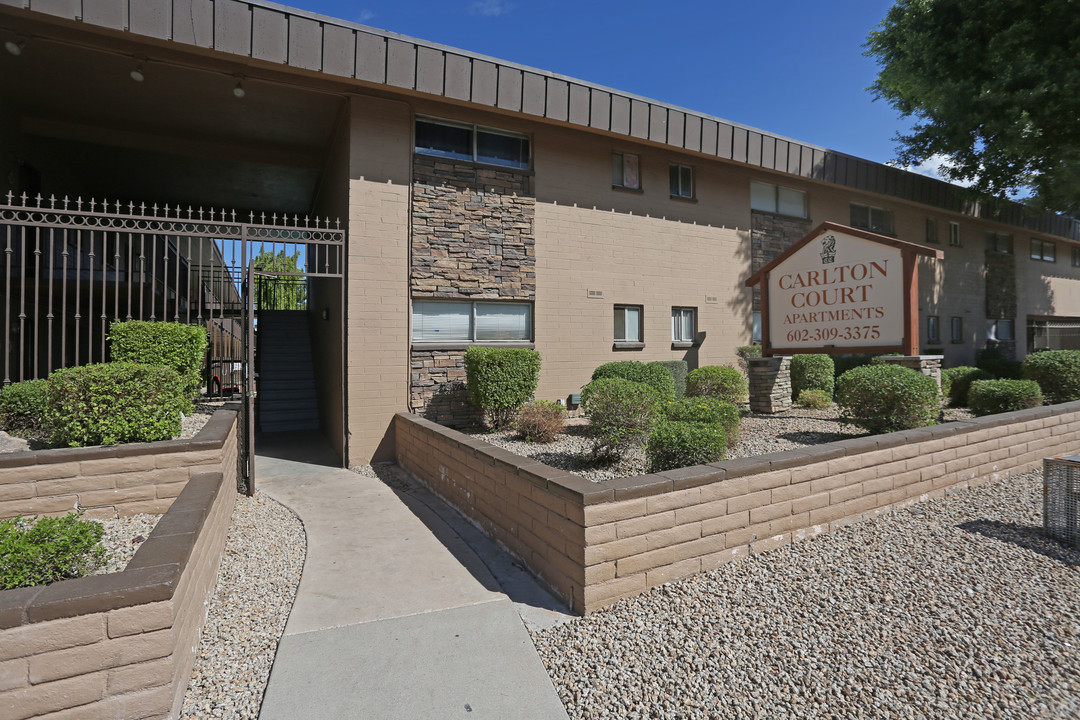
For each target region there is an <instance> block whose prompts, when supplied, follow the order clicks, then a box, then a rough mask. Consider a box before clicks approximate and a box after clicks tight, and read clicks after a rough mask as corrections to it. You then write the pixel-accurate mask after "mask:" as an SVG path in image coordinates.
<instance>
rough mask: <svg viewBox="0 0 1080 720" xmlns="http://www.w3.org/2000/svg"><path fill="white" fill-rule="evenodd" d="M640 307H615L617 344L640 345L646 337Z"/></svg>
mask: <svg viewBox="0 0 1080 720" xmlns="http://www.w3.org/2000/svg"><path fill="white" fill-rule="evenodd" d="M641 310H642V308H641V306H640V305H616V306H615V342H617V343H639V342H643V341H642V338H643V337H644V333H643V327H642V315H644V313H643V312H642V311H641Z"/></svg>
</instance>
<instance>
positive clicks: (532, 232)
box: [0, 0, 1080, 465]
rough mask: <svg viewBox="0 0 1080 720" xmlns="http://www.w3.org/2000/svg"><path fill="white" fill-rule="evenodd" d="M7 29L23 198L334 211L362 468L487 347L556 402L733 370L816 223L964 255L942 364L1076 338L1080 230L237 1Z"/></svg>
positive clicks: (733, 129) (390, 37) (349, 401)
mask: <svg viewBox="0 0 1080 720" xmlns="http://www.w3.org/2000/svg"><path fill="white" fill-rule="evenodd" d="M27 6H28V7H27ZM0 41H2V42H4V43H5V51H4V52H0V170H2V173H0V177H2V178H6V180H7V183H8V185H9V186H10V190H11V191H12V192H13V193H14V194H15V195H16V196H19V195H20V194H21V193H23V192H26V193H27V194H28V195H29V196H31V197H34V196H36V195H38V194H40V195H41V196H42V197H45V198H48V197H49V196H56V197H60V196H65V195H66V196H72V197H74V196H96V197H107V198H109V199H119V200H123V201H125V202H127V201H135V202H136V203H138V202H146V203H162V204H164V203H172V204H174V205H175V204H180V205H187V206H192V205H193V206H205V207H225V208H235V209H237V210H239V211H241V214H244V213H250V212H254V213H257V214H258V213H264V214H267V215H268V214H276V213H286V214H289V215H294V216H298V217H302V216H305V215H311V216H315V215H319V216H330V217H337V218H340V219H341V227H342V228H344V230H345V233H346V234H345V238H346V239H345V246H344V247H345V262H344V267H343V268H342V269H341V272H340V273H336V274H327V275H325V276H317V277H312V278H311V279H310V285H309V294H308V306H307V312H308V315H309V316H310V318H311V320H310V328H311V330H310V335H311V345H312V354H313V357H314V360H315V370H314V374H315V380H316V382H315V386H316V390H315V393H316V394H317V397H318V401H319V418H320V420H319V421H320V423H321V426H322V428H323V429H324V431H325V433H326V435H327V437H328V438H330V439H331V441H332V442H334V444H335V446H336V447H337V449H338V450H339V452H340V453H341V455H342V458H343V462H345V463H347V464H350V465H356V464H360V463H365V462H369V461H370V460H372V459H373V458H374V459H378V458H381V457H386V456H388V455H389V454H390V453H391V452H392V447H391V446H390V444H389V443H390V442H391V441H390V437H391V436H389V435H388V434H387V430H388V428H389V425H390V423H391V420H392V417H393V415H394V414H395V413H397V412H401V411H406V410H408V411H412V412H416V413H421V414H424V415H426V416H428V417H431V418H433V419H436V420H438V421H440V422H445V423H464V422H468V421H469V420H470V419H471V417H472V412H471V410H470V408H469V407H468V405H467V403H466V401H465V399H464V391H463V389H462V385H463V379H464V368H463V361H462V358H463V354H464V351H465V349H466V348H467V347H469V346H470V345H473V344H493V345H495V344H497V345H501V346H516V347H534V348H536V349H537V350H538V351H540V353H541V354H542V356H543V370H542V374H541V380H540V386H539V389H538V393H537V394H538V396H540V397H543V398H547V399H551V400H555V399H563V400H566V399H568V398H569V396H570V395H571V394H573V393H577V392H579V391H580V388H581V386H582V385H583V384H584V383H585V382H587V381H588V379H589V376H590V374H591V372H592V370H593V368H595V367H596V366H597V365H599V364H601V363H603V362H607V361H610V360H620V359H625V360H680V359H683V360H686V361H687V362H688V363H689V365H690V366H691V367H695V366H700V365H708V364H719V363H732V362H733V361H734V360H735V348H736V347H738V346H740V345H745V344H748V343H750V342H751V341H752V340H753V339H754V337H755V333H756V332H758V331H759V327H760V315H759V298H758V297H757V296H756V294H755V293H756V292H757V291H756V290H751V289H750V288H747V287H745V285H744V281H745V280H746V278H747V277H749V276H750V275H751V274H752V273H753V271H754V270H756V269H758V268H760V267H762V266H763V265H765V264H766V263H767V262H768V261H769V260H771V259H772V258H774V257H776V256H777V255H778V254H779V253H780V252H782V251H783V250H784V249H786V248H787V247H789V246H790V245H791V244H793V243H794V242H795V241H797V240H798V239H800V238H801V237H802V236H803V235H805V234H806V233H807V232H809V231H810V230H811V229H812V228H813V227H815V226H817V225H818V224H820V223H821V222H824V221H833V222H837V223H841V224H844V225H851V226H854V227H860V228H865V229H870V230H873V231H876V232H879V233H883V234H886V235H892V236H895V237H897V238H900V239H903V240H908V241H911V242H917V243H925V244H930V245H933V246H935V247H938V248H940V249H941V250H942V251H943V252H944V260H943V261H937V260H928V259H922V260H920V267H919V289H920V299H919V315H920V318H919V327H920V333H921V337H920V345H921V347H922V349H923V351H924V352H927V353H940V354H943V355H944V356H945V364H946V366H950V365H958V364H964V363H971V362H972V361H973V360H974V357H975V353H976V352H977V351H978V350H979V349H981V348H983V347H986V346H987V345H988V344H990V345H995V346H1000V347H1001V348H1002V349H1003V350H1005V351H1006V352H1007V353H1009V354H1012V355H1014V356H1015V357H1017V358H1021V357H1023V356H1024V355H1025V354H1026V353H1027V352H1029V351H1031V350H1032V349H1036V348H1041V347H1073V346H1075V345H1074V344H1075V343H1076V339H1075V337H1074V333H1076V332H1078V330H1080V226H1078V223H1077V221H1076V220H1073V219H1072V218H1067V217H1062V216H1039V217H1033V216H1029V215H1028V214H1026V213H1025V211H1024V208H1023V207H1021V206H1019V205H1015V204H1010V203H1006V202H1001V203H975V202H971V201H969V200H967V199H966V198H965V195H964V194H963V191H962V190H961V189H959V188H955V187H952V186H949V185H948V184H946V183H943V182H940V181H937V180H932V179H930V178H926V177H922V176H919V175H915V174H911V173H906V172H903V171H901V170H898V169H895V168H891V167H887V166H884V165H879V164H876V163H873V162H869V161H866V160H861V159H858V158H854V157H851V156H847V155H844V154H842V153H837V152H834V151H831V150H827V149H825V148H821V147H817V146H814V145H812V144H809V143H806V142H800V141H796V140H792V139H789V138H784V137H780V136H777V135H774V134H771V133H769V132H767V131H762V130H757V129H753V128H748V127H745V126H741V125H738V124H736V123H733V122H729V121H726V120H721V119H718V118H714V117H710V116H707V115H704V114H700V113H695V112H693V111H690V110H686V109H683V108H677V107H673V106H670V105H665V104H663V103H661V102H657V101H654V100H648V99H644V98H640V97H637V96H633V95H630V94H627V93H622V92H619V91H617V90H612V89H609V88H603V87H599V86H596V85H592V84H589V83H587V82H584V81H579V80H573V79H570V78H566V77H562V76H558V75H554V74H552V73H547V72H544V71H542V70H537V69H533V68H526V67H521V66H518V65H514V64H512V63H506V62H502V61H498V60H495V59H492V58H487V57H482V56H477V55H474V54H470V53H468V52H466V51H461V50H456V49H452V48H447V47H443V46H438V45H434V44H431V43H425V42H423V41H419V40H415V39H412V38H405V37H401V36H398V35H394V34H392V33H386V32H382V31H378V30H374V29H371V28H367V27H363V26H358V25H354V24H351V23H348V22H345V21H339V20H334V19H330V18H325V17H320V16H316V15H312V14H310V13H306V12H303V11H298V10H290V9H288V8H283V7H280V6H277V5H270V4H263V3H259V2H241V1H238V0H214V1H212V2H211V1H209V0H205V1H203V2H190V1H188V0H154V1H152V2H151V1H148V2H139V3H128V2H126V1H120V0H102V1H101V2H96V3H93V4H90V3H85V2H76V1H74V0H71V1H65V0H52V1H48V2H46V1H44V0H30V1H29V2H26V1H24V0H19V1H18V2H11V1H9V0H0ZM8 189H9V188H0V193H3V192H6V191H7V190H8ZM2 202H3V201H0V203H2ZM4 217H8V216H0V231H2V225H3V223H4V222H7V221H9V220H10V217H8V220H4V219H3V218H4ZM298 222H299V221H298ZM0 242H2V239H0ZM7 272H8V273H9V277H10V274H11V273H12V272H13V271H12V270H11V269H10V268H9V269H8V270H7ZM10 312H12V311H11V309H10V308H9V313H10ZM103 317H104V313H103ZM16 325H17V323H16ZM1074 328H1075V329H1074ZM23 332H24V333H25V332H26V331H25V330H24V331H23ZM9 333H10V329H9ZM302 340H303V339H301V338H298V339H297V342H300V341H302Z"/></svg>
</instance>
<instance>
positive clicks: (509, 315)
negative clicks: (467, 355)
mask: <svg viewBox="0 0 1080 720" xmlns="http://www.w3.org/2000/svg"><path fill="white" fill-rule="evenodd" d="M412 325H413V329H412V340H413V342H415V343H425V342H478V343H502V342H529V341H531V340H532V305H531V304H530V303H506V302H494V301H489V300H476V301H469V300H413V303H412Z"/></svg>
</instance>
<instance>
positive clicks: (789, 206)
mask: <svg viewBox="0 0 1080 720" xmlns="http://www.w3.org/2000/svg"><path fill="white" fill-rule="evenodd" d="M750 209H751V210H762V211H764V212H771V213H776V214H777V215H790V216H791V217H800V218H804V217H806V193H804V192H802V191H801V190H792V189H791V188H786V187H780V186H779V185H772V184H770V183H761V182H751V183H750Z"/></svg>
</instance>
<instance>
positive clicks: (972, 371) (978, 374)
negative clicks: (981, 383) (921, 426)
mask: <svg viewBox="0 0 1080 720" xmlns="http://www.w3.org/2000/svg"><path fill="white" fill-rule="evenodd" d="M993 377H994V376H993V375H991V374H990V373H988V372H986V371H985V370H980V369H979V368H977V367H971V366H970V365H961V366H959V367H954V368H948V369H947V370H942V371H941V395H942V397H945V398H947V399H948V403H949V404H950V405H952V406H953V407H967V404H968V402H967V396H968V388H970V387H971V383H973V382H974V381H976V380H991V379H993Z"/></svg>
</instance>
